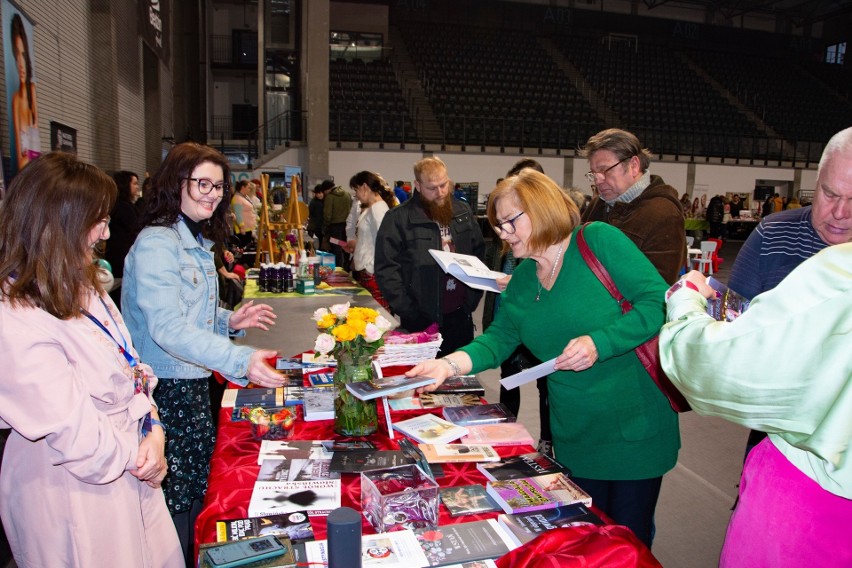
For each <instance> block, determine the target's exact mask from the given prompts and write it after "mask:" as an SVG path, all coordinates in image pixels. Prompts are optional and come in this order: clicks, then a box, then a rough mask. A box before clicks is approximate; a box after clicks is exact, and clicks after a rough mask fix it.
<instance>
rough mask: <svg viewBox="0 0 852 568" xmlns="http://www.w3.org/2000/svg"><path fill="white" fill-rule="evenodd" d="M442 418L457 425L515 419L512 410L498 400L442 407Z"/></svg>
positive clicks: (474, 424) (472, 424)
mask: <svg viewBox="0 0 852 568" xmlns="http://www.w3.org/2000/svg"><path fill="white" fill-rule="evenodd" d="M444 418H446V419H447V420H449V421H450V422H452V423H453V424H458V425H459V426H477V425H481V424H497V423H499V422H514V421H515V420H516V418H515V415H514V414H512V411H511V410H509V409H508V408H507V407H506V405H505V404H502V403H499V402H497V403H492V404H480V405H478V406H448V407H446V408H444Z"/></svg>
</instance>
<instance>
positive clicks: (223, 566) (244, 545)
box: [205, 536, 287, 568]
mask: <svg viewBox="0 0 852 568" xmlns="http://www.w3.org/2000/svg"><path fill="white" fill-rule="evenodd" d="M285 552H287V547H285V546H284V545H282V544H281V543H280V542H278V539H277V538H275V537H274V536H265V537H262V538H253V539H250V540H237V541H234V542H229V543H228V544H223V545H221V546H215V547H212V548H208V549H207V550H206V551H205V553H206V554H207V560H208V561H209V562H210V564H211V565H213V566H215V567H216V568H232V567H234V566H242V565H244V564H249V563H251V562H256V561H258V560H263V559H265V558H274V557H275V556H281V555H283V554H284V553H285Z"/></svg>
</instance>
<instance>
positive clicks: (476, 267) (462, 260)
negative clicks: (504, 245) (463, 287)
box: [429, 249, 506, 294]
mask: <svg viewBox="0 0 852 568" xmlns="http://www.w3.org/2000/svg"><path fill="white" fill-rule="evenodd" d="M429 254H431V255H432V258H434V259H435V261H436V262H437V263H438V265H439V266H440V267H441V268H442V269H443V271H444V272H446V273H447V274H450V275H451V276H454V277H456V278H458V279H459V280H461V281H462V282H464V283H465V284H467V285H468V286H470V287H471V288H476V289H477V290H485V291H486V292H496V293H498V294H499V293H500V288H499V287H498V286H497V279H498V278H504V277H505V276H506V275H505V274H503V273H502V272H495V271H493V270H489V268H488V267H487V266H485V263H484V262H482V261H481V260H479V258H477V257H475V256H472V255H469V254H460V253H457V252H447V251H443V250H436V249H429Z"/></svg>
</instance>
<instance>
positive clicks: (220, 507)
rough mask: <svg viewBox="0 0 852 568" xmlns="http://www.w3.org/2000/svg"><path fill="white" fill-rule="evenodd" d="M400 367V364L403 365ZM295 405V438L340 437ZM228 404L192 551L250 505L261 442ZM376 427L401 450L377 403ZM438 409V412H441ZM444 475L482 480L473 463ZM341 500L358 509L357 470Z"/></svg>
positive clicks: (380, 442) (508, 452) (344, 484)
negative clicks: (307, 418)
mask: <svg viewBox="0 0 852 568" xmlns="http://www.w3.org/2000/svg"><path fill="white" fill-rule="evenodd" d="M403 370H404V369H403ZM384 371H385V373H384V374H385V375H388V376H389V375H391V374H394V373H399V372H401V371H400V370H399V369H398V368H388V369H385V370H384ZM297 408H298V413H299V419H298V420H297V422H296V426H295V427H294V430H293V438H294V439H297V440H333V439H340V438H341V436H337V435H335V433H334V421H333V420H319V421H316V422H305V421H304V420H303V419H302V409H301V407H297ZM232 410H233V409H231V408H223V409H222V410H221V411H220V414H219V429H218V433H217V437H216V447H215V450H214V451H213V458H212V459H211V461H210V477H209V479H208V487H207V495H206V497H205V499H204V509H202V511H201V514H200V515H199V516H198V520H197V521H196V525H195V527H196V531H195V552H196V555H197V553H198V545H199V544H200V543H205V542H216V521H220V520H224V519H238V518H243V517H246V516H247V513H248V504H249V501H250V499H251V492H252V488H253V486H254V482H255V480H256V479H257V474H258V471H259V470H260V466H259V465H257V454H258V452H259V451H260V442H258V441H256V440H254V438H253V437H252V435H251V428H250V426H249V423H248V421H245V420H244V421H240V422H232V421H231V412H232ZM378 410H379V430H378V431H377V432H376V433H375V434H373V435H372V436H369V437H368V438H367V439H368V440H370V441H371V442H373V443H374V444H375V445H376V447H377V448H379V449H380V450H397V449H399V444H398V441H399V439H400V437H401V436H402V434H400V433H399V432H394V436H395V439H394V440H391V439H390V438H389V437H388V431H387V423H386V422H385V417H384V411H383V409H382V405H381V404H379V408H378ZM425 412H429V411H428V410H405V411H398V412H397V411H391V419H392V420H393V421H397V420H404V419H405V418H410V417H412V416H415V415H418V414H423V413H425ZM436 414H438V415H440V412H439V411H436ZM496 449H497V451H498V453H499V454H500V455H501V456H503V457H507V456H513V455H519V454H525V453H529V452H533V451H535V448H533V447H532V446H505V447H499V448H496ZM442 466H443V470H444V475H443V477H439V478H438V479H436V481H437V482H438V484H439V485H440V486H441V487H457V486H459V485H470V484H474V483H476V484H480V485H485V482H486V479H485V477H484V476H483V475H482V474H481V473H480V472H479V470H477V469H476V464H473V463H470V464H442ZM341 489H342V495H341V504H342V505H343V506H345V507H352V508H353V509H355V510H356V511H360V510H361V496H360V491H361V477H360V475H359V474H346V473H344V474H342V477H341ZM439 514H440V516H439V519H438V524H440V525H446V524H452V523H463V522H469V521H474V520H479V519H489V518H494V517H496V516H497V513H483V514H480V515H464V516H461V517H455V518H453V517H451V516H450V514H449V512H447V509H446V507H443V506H441V507H440V511H439ZM311 525H313V528H314V535H315V536H316V538H317V539H318V540H321V539H324V538H326V518H325V517H311ZM361 525H362V531H363V532H364V534H370V533H374V532H375V531H374V530H373V527H372V526H371V525H370V524H369V523H368V522H367V520H366V519H365V518H363V515H362V522H361Z"/></svg>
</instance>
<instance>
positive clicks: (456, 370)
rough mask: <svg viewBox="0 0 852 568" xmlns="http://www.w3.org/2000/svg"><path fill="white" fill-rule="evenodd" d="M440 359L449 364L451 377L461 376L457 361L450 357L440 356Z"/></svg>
mask: <svg viewBox="0 0 852 568" xmlns="http://www.w3.org/2000/svg"><path fill="white" fill-rule="evenodd" d="M441 361H443V362H444V363H446V364H447V365H449V366H450V369H451V370H452V372H453V374H452V375H451V376H452V377H460V376H461V374H462V372H461V367H459V365H458V363H456V362H455V361H453V360H452V359H447V358H446V357H444V358H442V359H441Z"/></svg>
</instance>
